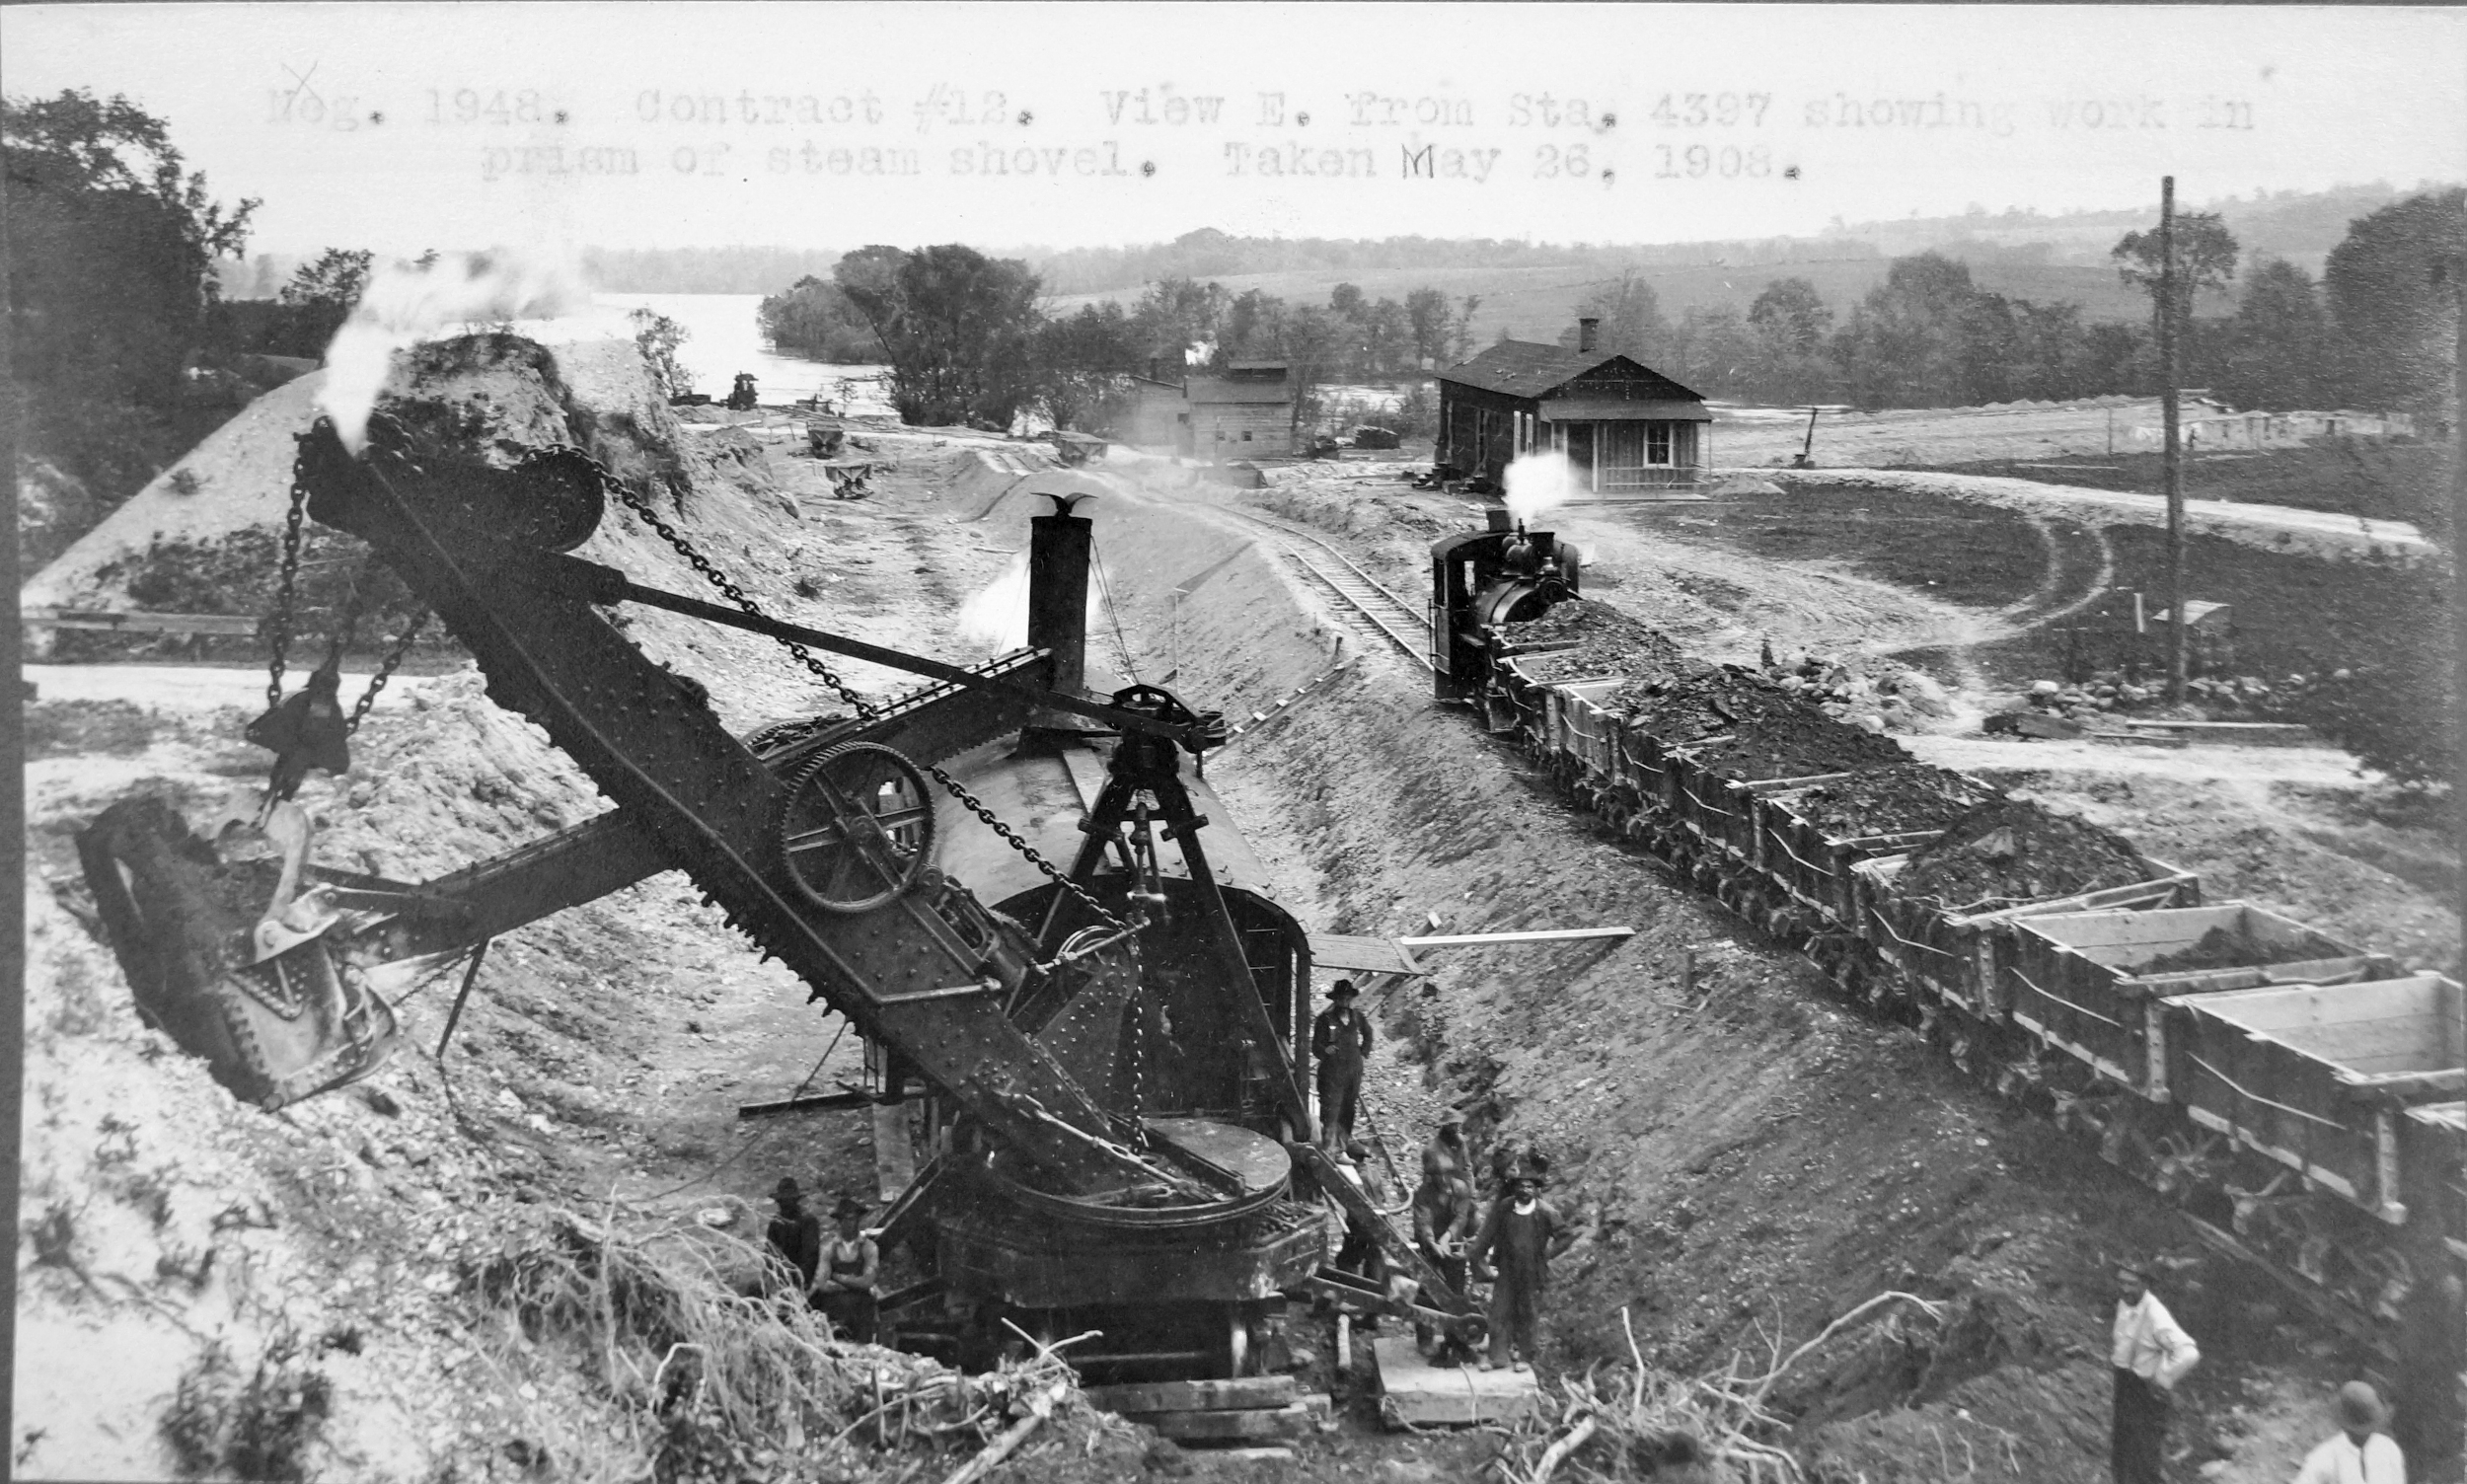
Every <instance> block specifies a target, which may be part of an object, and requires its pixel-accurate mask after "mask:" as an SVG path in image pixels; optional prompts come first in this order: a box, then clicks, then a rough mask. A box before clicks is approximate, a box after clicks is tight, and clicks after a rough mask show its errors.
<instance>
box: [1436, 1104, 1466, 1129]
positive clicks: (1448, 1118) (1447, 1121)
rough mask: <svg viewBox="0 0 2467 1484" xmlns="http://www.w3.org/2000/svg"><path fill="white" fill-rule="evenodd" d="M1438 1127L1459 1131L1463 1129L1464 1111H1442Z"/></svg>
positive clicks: (1456, 1109) (1458, 1109)
mask: <svg viewBox="0 0 2467 1484" xmlns="http://www.w3.org/2000/svg"><path fill="white" fill-rule="evenodd" d="M1439 1126H1440V1127H1441V1128H1443V1129H1460V1128H1462V1127H1464V1110H1463V1109H1462V1108H1449V1109H1446V1110H1444V1111H1442V1112H1441V1113H1440V1115H1439Z"/></svg>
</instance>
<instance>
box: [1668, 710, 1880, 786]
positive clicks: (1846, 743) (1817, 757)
mask: <svg viewBox="0 0 2467 1484" xmlns="http://www.w3.org/2000/svg"><path fill="white" fill-rule="evenodd" d="M1909 757H1910V755H1909V754H1908V753H1906V752H1904V751H1903V750H1902V746H1901V744H1900V743H1898V742H1893V741H1890V740H1888V739H1886V738H1884V737H1881V736H1878V735H1877V734H1876V733H1874V732H1870V731H1865V730H1862V729H1861V728H1859V727H1855V726H1845V725H1843V724H1842V723H1841V722H1838V721H1835V720H1833V719H1832V717H1830V716H1826V715H1823V714H1821V713H1819V712H1816V711H1810V710H1796V711H1793V710H1783V709H1779V708H1776V709H1775V710H1773V711H1770V712H1767V713H1766V714H1765V715H1763V716H1761V717H1759V718H1757V720H1756V721H1755V722H1754V723H1752V724H1746V725H1742V726H1741V727H1740V728H1739V734H1738V735H1737V736H1735V737H1732V738H1730V739H1729V740H1727V741H1723V742H1712V743H1707V744H1706V745H1705V746H1703V747H1701V748H1699V749H1697V751H1696V761H1697V763H1698V764H1699V765H1700V766H1702V767H1704V768H1706V769H1709V770H1711V771H1712V772H1713V773H1714V774H1715V775H1716V776H1718V777H1721V778H1728V779H1804V778H1814V777H1816V776H1818V775H1820V774H1828V773H1849V772H1853V771H1855V770H1858V769H1863V768H1888V767H1893V766H1896V765H1898V764H1903V763H1906V762H1908V761H1909Z"/></svg>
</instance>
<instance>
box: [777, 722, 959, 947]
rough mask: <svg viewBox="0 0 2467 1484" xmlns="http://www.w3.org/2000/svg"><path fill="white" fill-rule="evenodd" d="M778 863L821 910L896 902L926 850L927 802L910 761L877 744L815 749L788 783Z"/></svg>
mask: <svg viewBox="0 0 2467 1484" xmlns="http://www.w3.org/2000/svg"><path fill="white" fill-rule="evenodd" d="M779 841H780V861H781V864H782V865H783V866H785V868H786V871H787V875H788V879H789V881H790V882H791V883H793V884H794V885H795V887H796V889H797V890H798V891H799V892H801V893H802V894H803V895H804V897H805V899H806V900H807V901H809V902H811V903H813V904H814V905H815V906H817V907H819V908H821V909H823V910H824V911H825V912H845V913H859V912H871V911H873V910H874V909H875V908H877V907H883V906H887V905H889V904H890V903H891V902H894V901H896V900H898V899H899V898H900V897H901V896H902V895H904V894H905V893H906V892H907V891H908V890H909V889H910V888H911V887H913V886H915V885H916V884H917V882H918V880H919V878H920V877H922V876H923V875H924V874H925V871H926V869H927V867H928V865H929V864H930V863H931V861H932V858H933V853H934V800H933V795H932V793H931V792H930V791H929V789H928V786H927V782H926V776H925V773H924V771H923V770H921V769H919V768H918V767H917V765H916V764H914V763H912V762H910V761H908V759H907V758H906V757H904V756H902V755H901V754H900V753H898V752H896V751H894V750H893V749H891V748H888V747H885V746H883V745H882V744H881V743H879V742H847V743H843V744H841V745H840V746H838V747H833V748H827V749H825V750H824V751H822V752H820V753H817V754H815V755H814V757H813V758H812V759H811V760H810V761H809V762H807V763H806V764H805V766H804V767H802V768H800V769H798V770H797V773H796V777H795V778H794V779H791V780H790V781H789V783H788V796H787V801H786V802H785V804H783V805H782V806H781V810H780V826H779Z"/></svg>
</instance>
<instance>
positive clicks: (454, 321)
mask: <svg viewBox="0 0 2467 1484" xmlns="http://www.w3.org/2000/svg"><path fill="white" fill-rule="evenodd" d="M590 302H591V296H590V293H589V292H588V291H587V290H586V289H585V288H584V287H583V285H582V280H581V277H580V275H579V274H577V273H576V272H574V271H573V270H572V268H571V267H569V266H568V265H567V264H565V263H563V262H558V261H550V260H538V259H532V258H527V257H524V256H523V255H521V254H517V253H508V252H495V253H448V254H444V255H441V256H439V257H438V258H437V259H435V260H433V261H431V262H428V263H425V264H421V263H415V262H401V261H397V262H390V263H387V264H386V265H385V266H383V267H381V268H379V269H378V270H377V271H376V272H375V273H374V274H373V275H372V276H371V277H370V278H369V281H368V287H367V289H366V290H365V291H363V292H362V293H361V295H360V302H359V304H358V305H357V306H356V307H354V308H353V309H352V311H351V318H350V319H349V320H347V321H345V322H343V326H342V329H341V330H339V331H337V332H336V334H335V338H334V343H333V344H332V345H330V346H328V347H327V348H326V385H325V387H324V389H323V390H322V391H320V392H319V393H318V398H317V405H318V408H319V409H320V410H321V411H323V412H325V413H326V415H327V416H329V417H331V418H333V419H334V424H335V432H336V434H337V435H338V436H339V437H340V438H341V439H342V443H343V446H344V447H346V448H348V449H350V450H351V451H352V452H353V453H357V452H359V450H360V449H361V447H362V446H363V445H365V444H366V443H367V441H368V414H369V413H370V412H371V411H373V410H374V409H375V408H376V406H377V394H378V392H379V391H380V390H382V389H383V388H384V386H385V384H386V375H387V373H388V371H390V370H391V369H392V367H393V363H394V353H395V352H396V351H398V350H406V349H409V348H410V347H411V346H413V345H416V344H419V343H420V342H422V341H423V340H432V339H439V338H442V337H443V336H444V335H445V334H448V333H450V332H451V333H460V332H463V331H467V330H476V329H479V328H481V327H484V326H487V325H496V324H505V323H508V322H511V321H515V320H536V319H554V318H556V317H558V316H560V315H566V314H572V313H575V312H577V311H579V310H582V309H584V308H587V307H588V306H589V305H590Z"/></svg>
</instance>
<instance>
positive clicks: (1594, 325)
mask: <svg viewBox="0 0 2467 1484" xmlns="http://www.w3.org/2000/svg"><path fill="white" fill-rule="evenodd" d="M1601 339H1602V322H1601V321H1600V320H1593V319H1585V320H1579V321H1577V322H1576V348H1577V349H1579V350H1592V349H1594V348H1596V346H1597V345H1598V344H1599V343H1600V342H1601Z"/></svg>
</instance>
